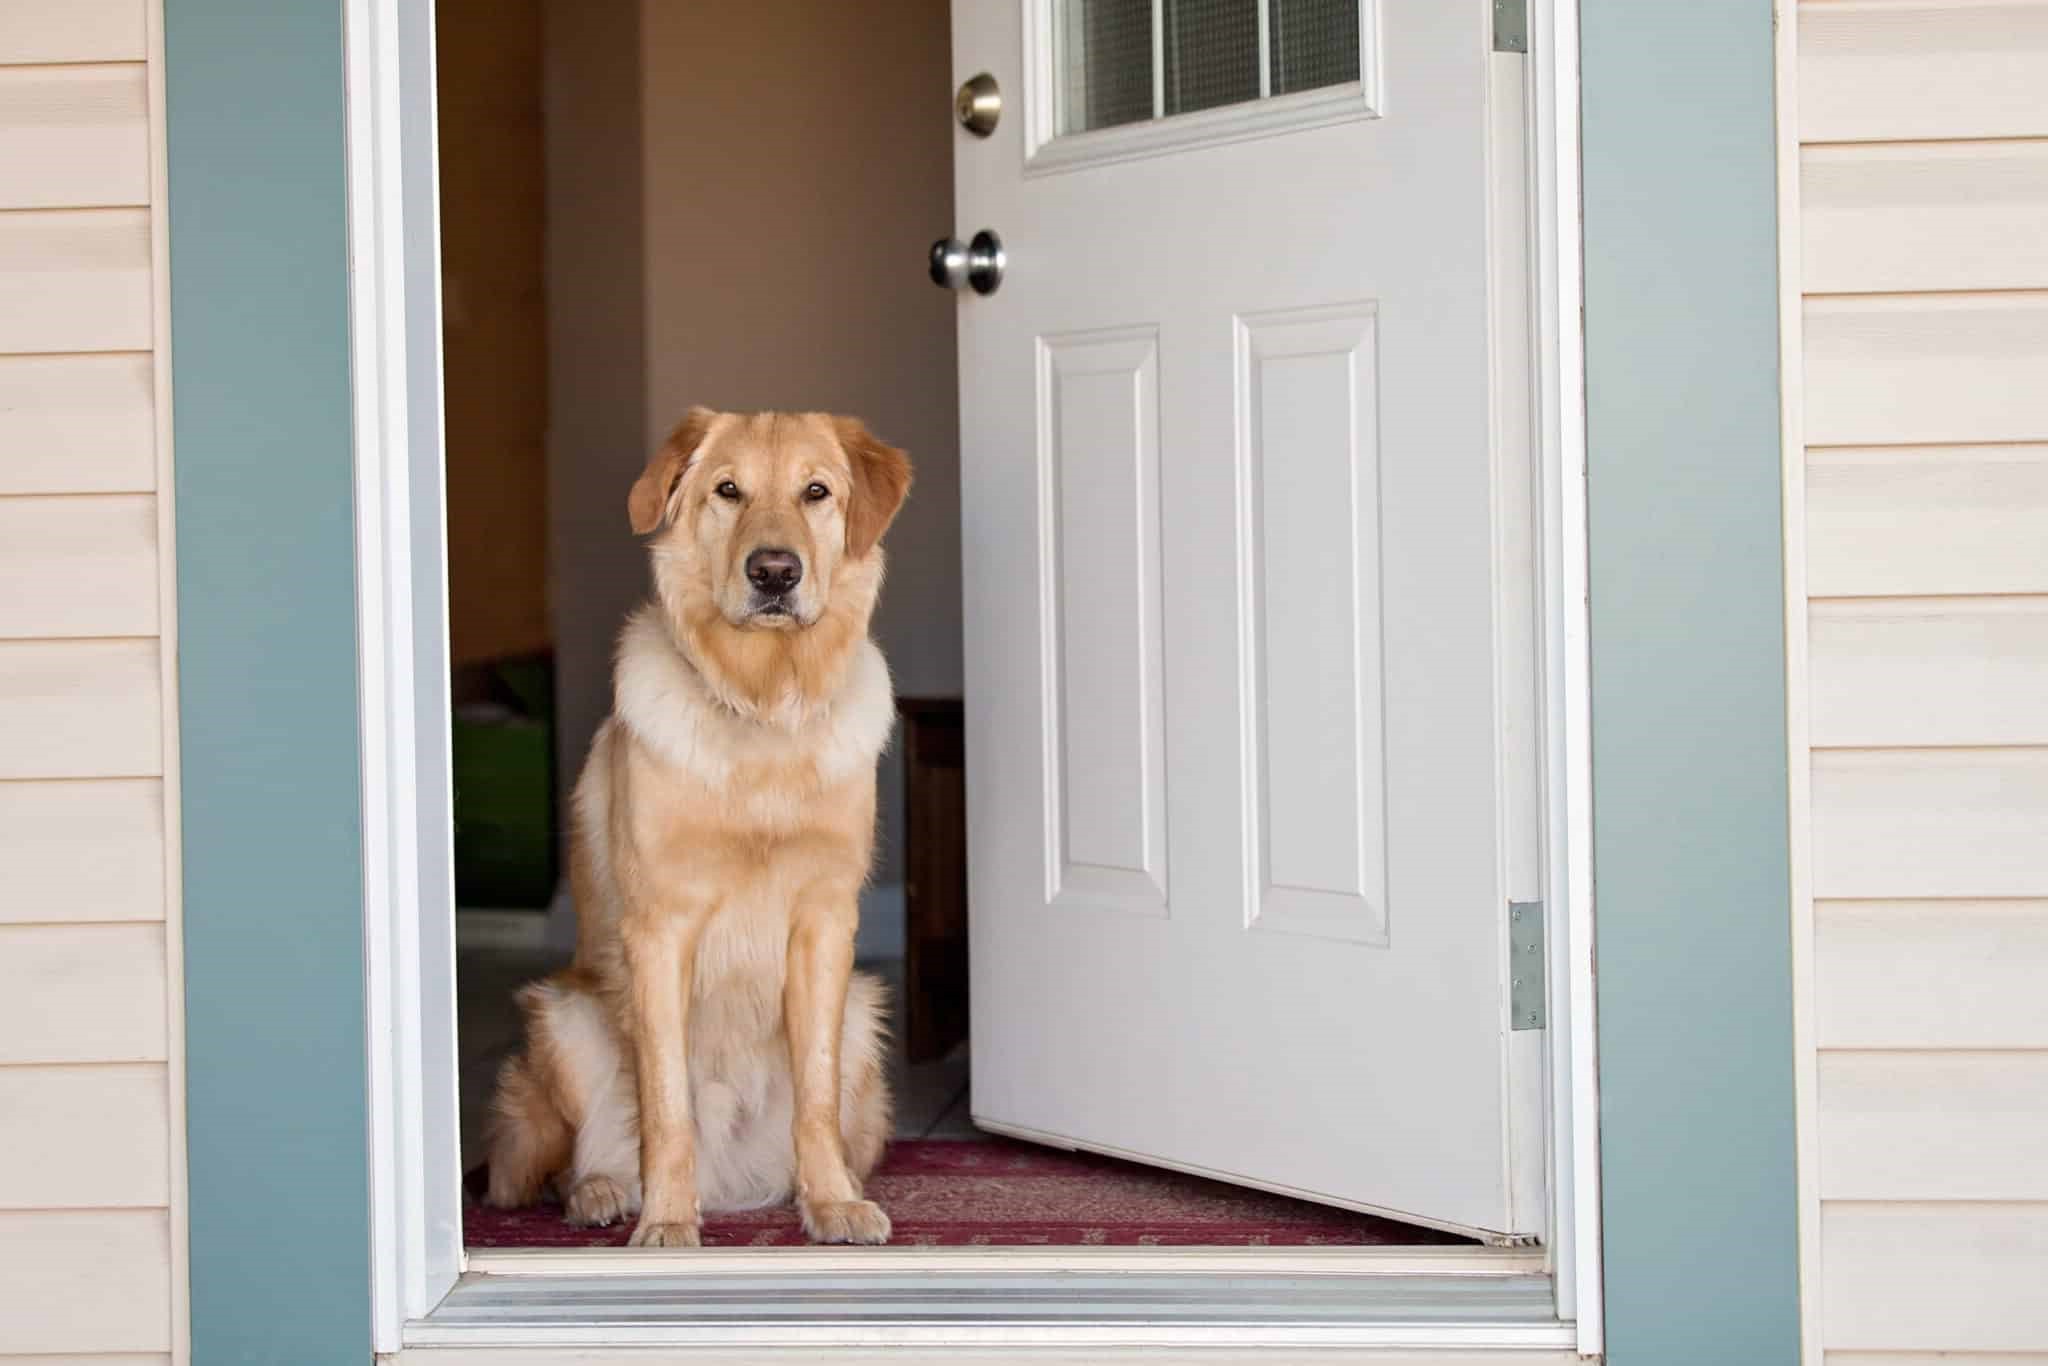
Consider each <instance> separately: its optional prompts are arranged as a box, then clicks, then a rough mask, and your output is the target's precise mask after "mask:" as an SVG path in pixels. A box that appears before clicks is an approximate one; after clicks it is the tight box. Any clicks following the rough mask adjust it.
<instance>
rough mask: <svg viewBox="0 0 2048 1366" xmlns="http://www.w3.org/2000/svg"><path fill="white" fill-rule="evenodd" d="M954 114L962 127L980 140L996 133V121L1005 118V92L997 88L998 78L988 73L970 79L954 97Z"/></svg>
mask: <svg viewBox="0 0 2048 1366" xmlns="http://www.w3.org/2000/svg"><path fill="white" fill-rule="evenodd" d="M953 113H954V114H955V115H957V116H958V117H959V119H960V126H961V127H962V128H965V129H966V130H967V131H968V132H970V133H972V134H974V136H976V137H978V138H985V137H987V136H988V135H989V134H990V133H993V132H995V131H996V120H997V119H1000V118H1001V117H1002V116H1003V92H1002V91H1001V90H999V89H997V88H996V78H995V77H993V76H991V75H989V74H988V73H987V72H986V71H984V72H982V73H981V74H980V75H978V76H970V77H968V78H967V80H966V81H965V82H964V83H963V84H962V85H961V87H960V89H959V91H958V92H957V93H956V94H955V95H954V96H953Z"/></svg>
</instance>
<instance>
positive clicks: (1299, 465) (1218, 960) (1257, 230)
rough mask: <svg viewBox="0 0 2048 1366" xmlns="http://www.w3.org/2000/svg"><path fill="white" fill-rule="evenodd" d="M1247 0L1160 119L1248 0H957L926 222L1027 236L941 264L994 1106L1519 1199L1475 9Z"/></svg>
mask: <svg viewBox="0 0 2048 1366" xmlns="http://www.w3.org/2000/svg"><path fill="white" fill-rule="evenodd" d="M1245 8H1249V9H1250V10H1251V12H1252V14H1253V16H1254V18H1255V19H1256V21H1257V22H1256V24H1255V25H1254V26H1253V30H1254V38H1255V51H1254V60H1253V63H1252V65H1251V67H1250V70H1251V72H1252V75H1253V77H1255V78H1256V80H1255V81H1247V80H1246V79H1244V78H1243V76H1242V73H1241V72H1240V73H1239V74H1238V75H1236V76H1232V77H1231V78H1230V79H1231V81H1235V82H1236V84H1235V85H1234V86H1230V87H1229V93H1230V97H1231V99H1233V100H1234V99H1236V98H1237V97H1238V96H1239V95H1244V94H1246V93H1247V92H1248V93H1249V94H1250V95H1251V96H1253V98H1251V99H1250V100H1249V101H1246V102H1238V103H1220V104H1212V105H1210V107H1207V108H1204V109H1202V110H1201V111H1200V112H1197V113H1193V114H1189V115H1185V116H1182V117H1180V118H1175V117H1161V116H1162V115H1166V114H1167V113H1168V111H1169V107H1170V104H1171V101H1172V100H1181V101H1186V100H1188V99H1190V98H1193V99H1195V100H1197V101H1198V102H1199V101H1201V100H1206V99H1208V98H1209V95H1208V94H1204V93H1197V94H1196V95H1194V96H1190V95H1189V94H1188V91H1189V90H1190V89H1195V88H1196V85H1199V90H1200V91H1212V90H1214V89H1221V88H1223V86H1222V85H1214V84H1203V83H1206V82H1211V81H1212V79H1213V80H1215V81H1221V79H1222V78H1221V77H1213V72H1215V71H1217V70H1222V69H1224V68H1226V67H1227V68H1229V69H1230V70H1232V71H1238V69H1239V68H1238V66H1232V65H1231V63H1233V62H1236V63H1239V64H1240V65H1241V59H1240V57H1238V56H1232V55H1231V53H1229V52H1226V51H1224V50H1223V48H1222V47H1221V46H1219V47H1217V49H1216V50H1215V51H1209V50H1208V49H1205V48H1203V47H1202V46H1201V41H1197V40H1200V39H1201V35H1204V34H1209V35H1216V34H1224V35H1226V36H1227V35H1229V34H1236V33H1238V32H1239V30H1240V29H1241V28H1242V25H1241V23H1240V22H1239V21H1237V20H1232V19H1230V17H1229V15H1230V14H1235V13H1237V7H1233V6H1231V5H1226V4H1220V3H1219V4H1214V5H1206V4H1205V5H1177V4H1172V3H1168V0H1158V2H1157V4H1143V5H1132V4H1127V3H1121V2H1120V0H1025V2H1024V3H1023V5H1022V8H1021V9H1020V0H956V2H955V6H954V53H955V75H956V78H957V79H959V80H962V81H964V80H966V79H967V78H968V77H970V76H972V75H974V74H975V73H977V72H981V71H987V72H989V73H991V74H992V75H993V76H994V77H995V78H996V80H997V81H998V83H999V84H1000V85H1001V87H1002V89H1003V91H1004V92H1005V99H1006V103H1007V105H1008V107H1007V108H1006V110H1005V113H1004V115H1003V118H1002V120H1001V121H1000V122H999V123H998V125H997V127H996V129H995V130H994V132H993V134H992V135H991V136H990V137H988V138H986V139H980V138H975V137H972V136H969V135H968V134H966V133H965V132H963V133H962V134H961V135H960V137H959V139H958V141H957V143H956V149H957V154H956V184H957V201H958V202H957V206H956V209H957V212H956V221H955V223H954V225H953V227H954V228H955V229H956V230H957V235H959V236H961V237H967V236H971V235H972V234H973V233H975V232H976V231H978V230H980V229H983V228H992V229H994V230H995V231H997V232H999V233H1000V234H1001V236H1002V238H1003V240H1004V243H1005V247H1006V252H1007V269H1008V273H1007V276H1006V277H1005V279H1004V280H1003V282H1002V284H1001V287H1000V288H999V289H998V290H997V291H996V292H995V293H993V294H989V295H986V296H981V295H972V296H970V295H966V294H963V295H962V302H961V307H960V361H961V386H962V388H961V425H962V497H963V510H962V517H963V528H962V530H963V544H964V546H965V552H966V553H965V563H964V602H965V610H966V618H965V623H964V627H965V646H966V662H967V717H968V725H967V733H968V745H969V764H968V783H969V788H968V804H969V830H970V841H971V859H970V877H971V916H972V950H971V955H972V964H971V967H972V973H973V984H974V989H973V1035H972V1037H973V1044H974V1068H975V1086H974V1110H975V1115H976V1118H977V1120H978V1121H979V1122H981V1123H983V1124H984V1125H985V1126H988V1127H992V1128H997V1129H1001V1130H1005V1131H1010V1132H1022V1133H1027V1134H1030V1135H1033V1136H1037V1137H1042V1138H1047V1139H1050V1140H1052V1141H1056V1142H1060V1143H1066V1144H1071V1145H1074V1146H1080V1147H1089V1148H1096V1149H1102V1150H1107V1151H1113V1152H1118V1153H1122V1154H1125V1155H1127V1156H1133V1157H1138V1158H1141V1159H1143V1160H1149V1161H1154V1162H1159V1163H1163V1164H1166V1165H1171V1166H1177V1167H1183V1168H1189V1169H1194V1170H1200V1171H1206V1172H1210V1173H1212V1174H1216V1175H1219V1176H1223V1177H1226V1178H1228V1179H1233V1180H1239V1181H1243V1182H1246V1183H1248V1184H1255V1185H1261V1186H1267V1187H1276V1188H1280V1189H1286V1190H1291V1191H1295V1192H1299V1193H1302V1194H1306V1195H1309V1196H1311V1197H1313V1198H1317V1199H1322V1200H1327V1201H1330V1202H1333V1203H1338V1204H1346V1205H1352V1206H1357V1207H1362V1208H1370V1209H1377V1210H1383V1211H1389V1212H1395V1213H1400V1214H1403V1215H1406V1216H1408V1217H1411V1218H1415V1219H1419V1220H1422V1221H1425V1222H1431V1223H1438V1224H1444V1225H1448V1226H1454V1227H1462V1228H1470V1229H1475V1230H1484V1231H1490V1232H1516V1233H1524V1232H1531V1231H1533V1230H1531V1229H1528V1228H1517V1227H1515V1216H1514V1215H1513V1214H1511V1213H1510V1208H1511V1200H1510V1190H1509V1187H1510V1181H1509V1176H1508V1170H1509V1165H1510V1164H1509V1160H1508V1153H1507V1145H1508V1137H1507V1136H1508V1132H1509V1114H1508V1105H1509V1102H1508V1101H1507V1099H1506V1097H1507V1095H1508V1094H1510V1091H1511V1088H1510V1087H1509V1085H1508V1078H1507V1066H1508V1063H1507V1057H1508V1048H1507V1044H1508V1022H1507V1018H1506V1006H1507V1000H1506V983H1505V964H1506V935H1505V925H1506V901H1507V896H1506V888H1505V883H1504V876H1503V873H1502V867H1503V856H1502V849H1503V843H1502V840H1503V825H1504V819H1503V816H1502V814H1501V812H1502V792H1501V783H1500V779H1499V774H1500V772H1501V770H1502V767H1503V756H1504V749H1503V742H1502V738H1501V726H1500V722H1499V717H1500V715H1501V712H1502V708H1501V703H1500V697H1499V693H1498V688H1499V684H1500V679H1501V678H1502V677H1503V671H1504V670H1505V671H1507V672H1510V673H1511V672H1512V671H1513V670H1514V669H1515V668H1517V667H1520V666H1519V665H1517V664H1515V663H1514V662H1513V661H1504V659H1503V657H1502V656H1501V654H1500V652H1499V651H1498V650H1497V648H1496V639H1497V636H1498V634H1499V632H1498V630H1497V626H1496V620H1495V606H1494V604H1495V602H1496V583H1495V577H1494V574H1495V570H1494V566H1495V547H1496V529H1495V516H1496V508H1495V504H1494V475H1493V459H1494V432H1493V425H1494V420H1495V419H1494V414H1493V409H1492V404H1493V396H1492V391H1491V385H1490V374H1491V355H1492V351H1491V345H1492V338H1491V334H1490V327H1491V323H1492V315H1493V309H1494V301H1492V300H1491V299H1490V298H1489V296H1488V289H1489V283H1488V282H1489V272H1488V268H1487V267H1488V261H1489V249H1490V236H1489V234H1490V228H1489V224H1488V221H1487V213H1488V203H1489V196H1488V192H1487V191H1488V179H1487V175H1488V142H1487V136H1488V127H1489V113H1488V109H1487V97H1488V86H1487V59H1488V43H1487V37H1488V31H1487V29H1488V6H1487V3H1486V0H1379V3H1378V4H1377V5H1373V4H1363V5H1361V4H1355V3H1354V4H1333V3H1331V0H1313V2H1311V0H1302V2H1301V3H1289V2H1288V0H1263V3H1260V4H1251V5H1248V6H1246V7H1245ZM1226 11H1227V12H1228V13H1226ZM1134 16H1142V17H1143V18H1144V19H1145V20H1146V23H1147V26H1148V29H1149V31H1148V32H1146V33H1144V34H1143V35H1139V34H1138V30H1137V28H1136V19H1135V18H1134ZM1176 19H1177V21H1178V23H1179V25H1180V27H1179V29H1178V30H1176V29H1175V27H1174V25H1173V23H1170V22H1169V21H1170V20H1176ZM1232 23H1239V27H1238V28H1232V27H1231V26H1230V25H1231V24H1232ZM1347 25H1348V27H1347ZM1176 32H1178V33H1179V34H1180V35H1181V50H1180V51H1179V53H1178V55H1175V54H1174V53H1173V52H1172V51H1171V41H1172V40H1173V37H1174V35H1175V33H1176ZM1333 33H1334V34H1336V35H1338V36H1337V37H1336V38H1334V39H1333V38H1332V37H1331V35H1332V34H1333ZM1077 34H1078V38H1077V36H1076V35H1077ZM1139 36H1143V37H1144V39H1145V41H1144V42H1143V43H1142V44H1141V43H1139V41H1138V37H1139ZM1236 41H1237V39H1236V38H1235V37H1229V38H1228V42H1230V43H1235V42H1236ZM1213 42H1214V43H1215V44H1225V39H1224V38H1222V37H1216V38H1214V39H1213ZM1191 43H1192V45H1190V44H1191ZM1077 44H1078V46H1077ZM1225 45H1227V44H1225ZM1139 55H1142V56H1143V57H1144V58H1145V62H1149V64H1150V68H1149V70H1147V69H1146V66H1145V63H1144V62H1140V61H1139V59H1138V58H1139ZM1169 59H1170V60H1169ZM1062 63H1065V64H1064V65H1063V64H1062ZM1381 65H1384V67H1385V77H1384V81H1382V80H1381V78H1380V75H1379V70H1380V67H1381ZM1197 71H1199V72H1203V73H1212V74H1204V75H1202V77H1201V82H1198V83H1196V84H1195V85H1191V84H1190V82H1191V81H1193V76H1192V74H1191V73H1194V72H1197ZM1170 73H1178V74H1179V76H1180V78H1181V84H1180V92H1181V93H1180V94H1179V95H1173V94H1172V91H1171V90H1170V88H1169V87H1170V84H1171V83H1170V80H1169V76H1170ZM1326 78H1327V79H1328V81H1329V82H1332V83H1322V82H1324V81H1325V80H1326ZM1224 84H1225V85H1227V84H1228V82H1225V83H1224ZM1304 85H1307V86H1309V87H1310V88H1308V89H1306V90H1304V89H1302V88H1301V87H1302V86H1304ZM1382 85H1383V87H1384V88H1383V89H1382V88H1381V87H1382ZM1134 91H1135V92H1139V93H1138V94H1134V93H1133V92H1134ZM1140 94H1141V95H1142V96H1143V97H1144V98H1143V99H1140V98H1139V95H1140ZM1262 96H1263V97H1262ZM1147 100H1149V103H1150V107H1149V110H1148V109H1147V108H1146V107H1145V102H1146V101H1147ZM1055 105H1057V106H1059V107H1058V108H1055V107H1053V106H1055ZM1133 110H1136V111H1137V112H1135V113H1133ZM1068 127H1071V128H1075V129H1080V130H1088V131H1076V132H1073V133H1070V134H1060V132H1059V130H1060V129H1062V128H1068ZM1190 130H1194V131H1193V132H1190ZM1524 1089H1527V1090H1529V1091H1530V1092H1531V1093H1532V1094H1533V1093H1534V1088H1524Z"/></svg>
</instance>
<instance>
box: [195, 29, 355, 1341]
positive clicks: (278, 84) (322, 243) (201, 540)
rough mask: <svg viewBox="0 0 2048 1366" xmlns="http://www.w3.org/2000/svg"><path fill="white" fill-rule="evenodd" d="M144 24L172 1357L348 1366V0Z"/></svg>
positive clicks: (351, 1214) (351, 978) (351, 790)
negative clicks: (162, 469) (174, 604)
mask: <svg viewBox="0 0 2048 1366" xmlns="http://www.w3.org/2000/svg"><path fill="white" fill-rule="evenodd" d="M164 11H165V12H164V30H165V32H164V38H165V42H164V46H165V86H166V94H167V104H168V114H167V131H168V137H169V151H170V241H171V340H172V359H173V364H174V366H175V370H174V373H173V390H174V395H175V410H174V423H175V435H176V442H177V444H176V480H177V535H178V633H179V649H178V678H179V693H180V698H179V702H180V705H179V723H180V726H181V728H182V729H181V741H182V744H181V748H182V752H183V763H182V769H181V774H182V782H183V820H184V864H185V1032H186V1068H187V1094H186V1115H187V1120H186V1122H187V1136H188V1141H189V1155H190V1181H191V1186H190V1209H191V1269H192V1360H193V1361H194V1362H198V1363H204V1364H205V1366H219V1364H220V1363H231V1362H234V1363H239V1362H247V1363H260V1364H261V1366H281V1364H282V1363H291V1366H324V1364H325V1363H328V1362H334V1363H342V1362H346V1363H349V1366H363V1363H365V1362H367V1361H368V1360H369V1356H370V1307H369V1209H370V1199H369V1163H368V1152H367V1133H368V1125H367V1121H366V1117H365V1108H366V1104H367V1101H366V1096H367V1087H366V1081H365V1075H366V1072H365V1069H366V1064H365V1060H364V1033H363V1020H364V1005H363V911H362V907H363V899H362V845H361V829H360V827H361V816H360V810H361V803H360V791H361V788H360V780H359V761H358V754H357V720H356V697H357V692H356V616H355V522H354V508H355V489H354V475H353V469H354V455H353V451H352V448H351V422H350V404H351V399H350V387H349V331H348V270H347V266H348V261H347V231H346V228H347V222H346V199H345V185H344V159H343V157H344V152H343V105H342V33H341V6H340V5H338V4H336V3H335V0H165V4H164Z"/></svg>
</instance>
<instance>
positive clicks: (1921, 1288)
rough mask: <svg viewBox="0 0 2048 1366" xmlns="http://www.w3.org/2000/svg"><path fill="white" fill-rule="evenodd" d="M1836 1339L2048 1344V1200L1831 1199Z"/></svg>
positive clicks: (1924, 1346)
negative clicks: (2047, 1202)
mask: <svg viewBox="0 0 2048 1366" xmlns="http://www.w3.org/2000/svg"><path fill="white" fill-rule="evenodd" d="M1821 1230H1822V1231H1821V1241H1822V1246H1823V1248H1824V1249H1825V1251H1824V1254H1823V1258H1822V1283H1821V1294H1820V1304H1821V1306H1822V1312H1823V1313H1824V1314H1825V1316H1826V1327H1825V1331H1826V1334H1827V1342H1828V1345H1829V1346H1830V1347H1842V1348H1855V1349H1859V1350H1863V1351H1876V1350H1887V1351H1978V1352H2033V1351H2041V1350H2044V1349H2048V1294H2043V1293H2042V1287H2043V1286H2048V1205H2041V1204H2022V1203H1996V1204H1992V1203H1952V1204H1918V1203H1862V1202H1843V1201H1826V1202H1823V1203H1822V1206H1821Z"/></svg>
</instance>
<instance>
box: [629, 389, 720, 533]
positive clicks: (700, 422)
mask: <svg viewBox="0 0 2048 1366" xmlns="http://www.w3.org/2000/svg"><path fill="white" fill-rule="evenodd" d="M717 417H718V414H717V413H714V412H712V411H711V410H710V409H709V408H692V409H690V411H689V412H687V413H685V414H684V415H683V420H682V421H681V422H678V423H677V424H676V429H675V430H674V431H672V432H670V433H669V434H668V440H666V441H664V442H662V443H661V449H660V450H658V451H656V452H655V453H654V455H653V456H652V457H651V458H650V459H649V460H648V462H647V468H646V469H644V470H642V471H641V472H640V477H639V478H638V479H636V480H634V481H633V491H632V492H631V493H629V494H627V495H626V516H627V517H629V518H630V519H631V520H632V523H633V531H634V533H635V534H636V535H640V536H645V535H646V534H647V533H648V532H650V531H658V530H660V528H661V526H662V524H663V523H664V522H666V521H667V520H668V512H669V504H670V503H671V502H673V501H674V499H675V496H676V485H678V484H680V483H682V482H683V475H684V473H686V472H687V471H688V470H689V468H690V461H691V460H692V459H694V458H695V457H696V454H697V448H698V447H700V446H702V445H703V444H704V438H705V437H707V436H709V435H710V434H711V424H712V423H713V422H714V421H715V420H717Z"/></svg>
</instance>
